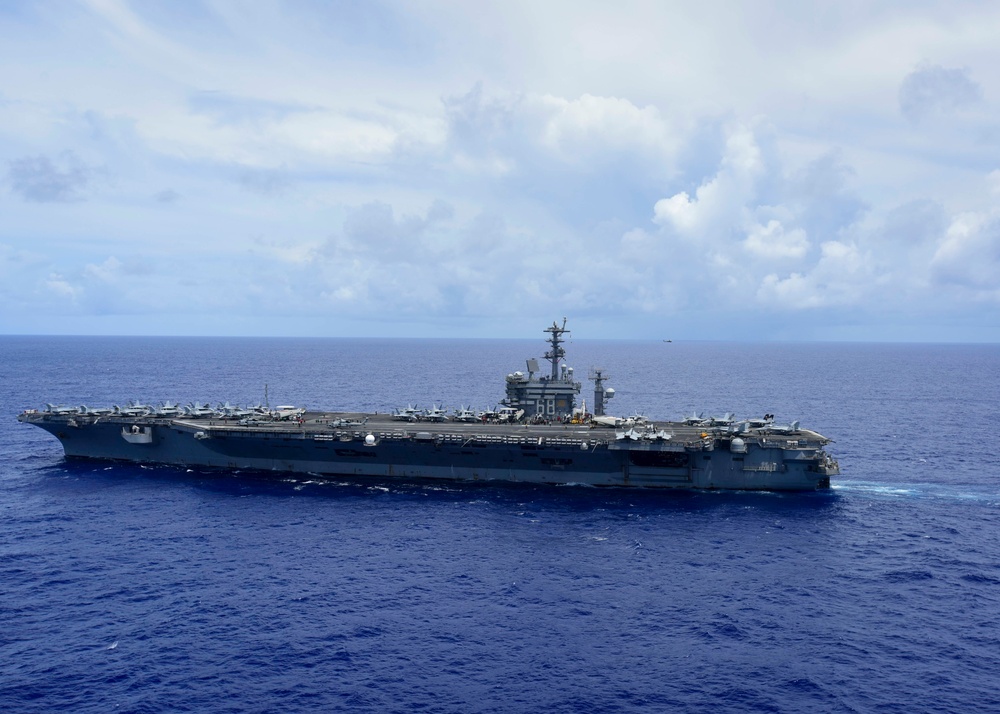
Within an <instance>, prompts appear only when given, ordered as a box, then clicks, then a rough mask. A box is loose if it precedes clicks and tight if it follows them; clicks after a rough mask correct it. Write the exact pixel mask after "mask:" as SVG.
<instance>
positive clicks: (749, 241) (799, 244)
mask: <svg viewBox="0 0 1000 714" xmlns="http://www.w3.org/2000/svg"><path fill="white" fill-rule="evenodd" d="M743 246H744V247H745V248H746V249H747V251H749V252H750V253H753V254H755V255H757V256H759V257H762V258H776V259H780V258H802V257H803V256H805V254H806V251H807V250H808V249H809V241H808V239H807V238H806V233H805V231H803V230H802V229H801V228H794V229H792V230H790V231H786V230H785V227H784V226H782V225H781V223H780V222H779V221H776V220H770V221H768V222H767V225H766V226H764V225H761V224H759V223H758V224H755V225H753V226H751V228H750V231H749V232H748V233H747V237H746V240H744V241H743Z"/></svg>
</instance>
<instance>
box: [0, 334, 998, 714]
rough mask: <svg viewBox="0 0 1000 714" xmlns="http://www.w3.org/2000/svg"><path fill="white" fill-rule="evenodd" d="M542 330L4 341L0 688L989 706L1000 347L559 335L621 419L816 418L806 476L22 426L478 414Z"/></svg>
mask: <svg viewBox="0 0 1000 714" xmlns="http://www.w3.org/2000/svg"><path fill="white" fill-rule="evenodd" d="M541 338H542V336H541V335H540V337H539V339H538V340H470V341H458V340H388V339H387V340H375V339H356V340H348V339H249V338H247V339H236V338H231V339H221V338H220V339H212V338H123V337H113V338H112V337H109V338H93V337H10V336H8V337H0V411H2V414H0V416H2V418H0V709H2V710H3V711H9V712H19V713H20V712H60V711H66V712H109V711H116V712H240V713H244V712H277V711H280V712H302V711H309V712H315V711H322V712H336V711H344V712H418V711H419V712H535V711H545V712H640V711H641V712H664V711H678V712H718V711H726V712H802V711H809V712H907V713H912V712H963V713H966V712H973V711H975V712H1000V676H998V674H997V673H998V672H1000V487H998V484H1000V456H998V453H1000V449H998V443H1000V437H998V436H997V428H996V427H997V424H998V411H1000V410H998V400H1000V346H997V345H917V344H905V345H897V344H840V343H830V344H734V343H697V342H691V343H688V342H675V343H663V342H660V341H657V342H641V341H636V342H625V341H614V342H612V341H607V342H605V341H586V340H573V341H571V342H570V343H568V344H567V345H566V348H567V352H568V361H569V364H571V365H573V366H574V367H575V368H576V375H577V377H578V378H580V379H581V380H582V381H584V382H585V386H584V390H583V394H584V396H586V394H587V392H588V387H589V384H588V383H586V375H587V372H588V370H589V369H590V368H591V367H594V366H599V367H602V368H603V369H604V370H605V371H606V372H607V373H608V374H609V375H610V377H611V379H610V380H609V385H610V386H612V387H614V388H615V390H616V391H617V394H616V396H615V398H614V400H613V401H611V402H610V403H609V405H608V411H609V412H611V413H615V414H626V415H627V414H631V413H635V412H641V413H644V414H647V415H649V416H650V417H656V418H678V417H680V416H682V415H684V414H690V413H691V411H692V410H698V411H704V412H706V413H709V414H722V413H724V412H727V411H732V412H736V413H737V415H738V416H741V417H743V416H760V415H763V414H764V413H765V412H769V413H774V414H776V415H777V420H778V421H779V422H788V421H791V420H793V419H800V420H801V421H802V424H803V426H806V427H809V428H813V429H815V430H817V431H819V432H820V433H822V434H824V435H826V436H828V437H830V438H832V439H833V440H834V443H832V444H831V445H830V446H829V447H828V450H829V451H830V452H831V453H832V454H833V455H834V456H835V457H836V458H838V459H839V461H840V464H841V470H842V474H841V476H839V477H836V478H834V480H833V488H832V489H830V490H829V491H825V492H815V493H794V494H787V493H785V494H779V493H749V492H747V493H711V492H685V491H681V492H660V491H655V492H654V491H638V490H627V489H610V490H603V489H594V488H582V487H573V486H569V487H543V486H530V485H518V484H500V483H495V484H494V483H485V484H484V483H474V484H462V483H429V482H395V481H384V480H363V479H358V480H352V479H338V480H333V481H329V482H321V481H318V480H316V479H314V478H311V477H309V476H303V477H298V478H289V477H287V476H280V477H266V476H264V475H261V474H255V473H227V472H217V471H208V470H196V469H195V470H188V469H177V468H168V467H155V468H149V467H138V466H134V465H127V464H111V463H98V462H67V461H65V460H64V459H63V457H62V450H61V447H60V445H59V443H58V442H57V441H56V440H55V439H54V438H52V437H51V436H50V435H49V434H47V433H45V432H44V431H42V430H40V429H37V428H34V427H31V426H29V425H22V424H19V423H17V422H16V420H15V416H16V414H17V413H18V412H19V411H21V410H22V409H24V408H41V407H42V406H43V404H44V403H45V402H53V403H59V404H65V405H73V406H76V405H79V404H87V405H89V406H110V405H111V404H113V403H119V404H121V403H124V402H125V401H127V400H129V399H139V400H142V401H143V402H145V403H150V402H159V401H162V400H167V399H169V400H172V401H180V402H182V403H187V402H190V401H196V400H197V401H201V402H211V403H213V404H214V403H216V402H221V401H226V400H228V401H230V402H232V403H234V404H235V403H243V404H247V403H253V404H255V403H257V402H260V401H263V399H264V392H265V385H267V392H268V399H269V401H270V403H271V404H272V405H273V404H279V403H282V404H296V405H299V406H307V407H312V408H328V409H345V410H347V409H350V410H372V411H374V410H378V411H387V410H390V409H393V408H396V407H400V406H406V405H408V404H415V405H417V406H421V407H428V406H431V404H435V403H436V404H443V405H444V406H447V407H449V408H457V407H459V406H460V405H471V406H472V407H474V408H484V407H487V406H493V405H495V404H496V402H497V401H498V400H499V399H500V398H501V397H502V395H503V378H504V376H505V375H506V374H507V373H508V372H512V371H514V370H517V369H522V370H523V369H524V360H525V358H527V357H531V356H535V357H541V353H542V352H543V351H544V348H545V345H544V343H543V341H542V339H541ZM588 402H589V400H588Z"/></svg>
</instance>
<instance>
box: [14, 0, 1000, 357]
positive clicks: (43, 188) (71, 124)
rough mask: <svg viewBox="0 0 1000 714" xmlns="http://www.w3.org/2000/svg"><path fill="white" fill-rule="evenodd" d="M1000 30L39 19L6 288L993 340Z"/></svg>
mask: <svg viewBox="0 0 1000 714" xmlns="http://www.w3.org/2000/svg"><path fill="white" fill-rule="evenodd" d="M998 18H1000V8H994V7H992V6H981V5H980V6H976V5H963V6H960V7H949V8H947V9H946V8H943V7H942V8H937V7H931V6H927V5H926V4H924V5H919V4H918V5H907V6H905V7H903V6H898V5H897V6H885V5H866V6H864V7H860V6H857V5H851V6H844V7H839V6H838V7H837V8H832V9H829V8H828V10H827V11H826V12H825V13H824V22H822V23H816V22H815V21H814V13H813V12H812V11H809V10H803V9H802V8H801V5H799V4H795V3H791V2H783V1H781V0H778V1H776V2H774V3H769V4H765V5H763V6H755V7H753V8H749V7H748V8H743V7H740V6H733V7H730V6H727V7H726V12H719V6H718V5H716V4H713V3H708V4H702V5H692V4H690V3H669V2H668V3H666V4H652V5H651V4H648V3H632V2H624V3H621V4H619V5H616V6H615V8H614V9H610V8H609V7H607V6H604V5H601V4H599V3H588V2H583V3H568V2H567V3H563V2H559V0H556V1H555V2H552V3H544V4H542V5H539V4H538V3H528V2H519V1H518V0H514V1H513V2H510V3H505V4H504V5H503V6H502V7H501V6H488V5H487V6H483V5H477V6H475V7H472V6H464V5H455V4H451V3H437V2H429V3H422V4H419V5H398V4H388V5H385V4H377V3H376V4H367V5H363V6H357V7H354V6H344V5H336V4H335V5H326V4H322V3H320V4H306V5H303V6H301V7H298V8H296V10H295V11H294V12H293V11H290V10H289V9H288V7H287V6H285V5H282V4H280V3H278V4H273V3H258V4H254V5H246V4H231V3H228V2H226V1H225V0H224V1H223V2H210V3H208V2H206V3H198V2H195V3H189V4H186V5H184V6H183V7H181V6H176V7H175V6H173V5H149V4H143V3H135V2H125V1H124V0H90V1H88V2H84V3H81V4H79V5H71V6H66V7H65V8H63V9H62V10H61V11H60V12H52V11H51V10H47V9H45V8H44V6H34V5H28V6H26V7H25V10H24V12H21V13H18V14H17V15H16V16H15V17H13V18H10V19H9V20H8V19H5V23H6V24H3V25H2V26H0V42H2V43H3V46H4V47H5V49H7V52H6V53H4V55H3V57H0V72H2V73H3V76H4V90H3V96H2V97H0V159H2V163H0V172H2V178H3V185H4V189H5V191H4V192H3V194H2V195H0V202H2V209H3V213H4V221H3V225H0V244H5V245H7V246H10V247H11V249H10V250H8V251H7V252H6V253H5V254H2V257H3V262H2V265H0V269H2V270H3V275H4V278H5V280H4V282H5V283H6V284H5V286H4V290H5V291H6V292H5V295H12V294H16V295H19V296H24V297H23V298H21V301H20V302H19V303H18V304H17V306H16V308H15V307H12V305H13V303H10V302H8V305H7V306H6V307H0V317H4V318H5V319H6V320H7V321H8V323H10V324H13V323H12V322H10V320H11V318H12V317H17V315H20V314H22V313H23V314H26V315H30V314H33V313H32V311H33V310H34V312H35V313H37V314H38V315H54V314H57V312H58V311H59V310H62V309H66V310H70V311H71V312H72V314H74V315H98V314H99V315H107V316H111V317H109V318H108V319H109V322H108V324H111V322H110V320H112V319H113V316H114V315H116V314H119V313H122V314H124V313H126V312H128V311H130V310H131V311H149V312H156V311H165V310H172V311H175V312H178V313H182V314H188V315H190V320H191V324H192V325H197V324H202V325H207V324H216V325H217V324H220V323H223V322H225V321H226V320H227V317H228V316H229V315H232V314H234V313H241V314H248V315H253V316H255V318H256V317H257V316H260V320H261V322H260V323H259V324H261V325H262V328H261V329H263V330H268V329H284V328H283V316H287V315H289V314H305V315H310V314H315V315H317V316H320V315H322V316H323V319H322V320H319V319H317V321H316V322H315V323H314V324H316V325H317V326H318V327H317V328H316V329H322V330H330V331H334V332H335V331H336V330H337V329H338V328H337V325H338V324H340V323H338V322H337V321H336V319H332V318H329V317H328V316H329V315H330V314H331V312H332V313H333V314H337V311H336V310H332V311H331V310H330V308H331V307H345V306H346V307H349V308H350V312H351V313H352V314H355V315H365V316H367V317H368V318H379V319H381V318H388V319H392V316H394V315H406V316H407V317H406V328H407V329H412V330H414V331H416V330H418V329H419V328H418V327H417V326H416V325H417V321H418V319H419V318H420V317H421V316H434V317H435V319H439V320H441V321H442V322H446V321H449V320H454V319H461V318H462V317H463V316H469V315H476V316H477V318H481V319H482V320H483V321H484V322H488V321H489V320H490V319H493V318H496V317H497V316H506V315H524V316H526V315H529V314H533V313H534V312H548V311H555V313H556V314H566V313H567V312H573V311H575V312H578V313H584V314H590V315H601V316H604V317H603V318H602V319H604V320H605V325H606V326H607V330H608V332H609V334H610V333H612V332H615V333H616V334H626V333H628V334H632V335H633V336H639V335H642V334H644V329H646V328H645V327H644V326H643V324H642V319H646V320H647V323H648V320H650V319H652V318H656V319H662V320H674V319H677V320H683V319H687V316H690V315H695V314H696V315H698V316H699V319H698V320H694V319H693V318H692V319H691V322H690V324H691V325H692V326H693V327H691V329H692V330H695V331H699V334H701V335H710V336H721V337H725V336H727V335H726V332H725V331H726V330H727V329H738V328H739V325H740V322H739V321H738V320H736V318H733V317H732V316H733V315H734V314H737V313H738V312H739V311H740V310H753V311H757V312H759V313H760V314H762V315H764V314H777V313H778V312H789V311H803V310H805V311H810V310H812V311H815V310H828V311H833V312H834V313H836V311H838V310H842V311H843V312H842V314H844V315H851V316H852V317H851V318H850V319H859V320H861V321H862V322H865V323H866V324H869V325H870V326H871V327H870V328H869V329H870V333H869V334H871V335H873V336H876V337H877V336H878V335H879V334H880V333H879V330H878V327H877V326H878V324H879V321H880V320H882V319H883V315H884V314H885V312H886V311H891V310H897V311H907V314H908V315H913V314H919V312H920V308H921V306H931V307H933V308H934V310H935V311H936V312H937V313H938V314H942V313H947V314H955V315H964V314H966V313H968V314H971V315H972V317H970V318H969V319H968V320H966V321H965V322H966V323H968V324H975V323H976V321H977V320H979V321H980V322H982V321H983V320H986V321H987V322H988V320H989V319H991V318H989V317H988V316H987V313H986V312H985V311H984V308H983V307H982V305H983V304H985V303H989V302H990V301H991V300H992V299H993V297H991V296H993V295H995V294H996V293H997V291H998V285H997V283H996V280H995V279H994V277H993V276H994V275H996V274H998V273H1000V265H998V262H997V259H996V257H995V256H996V250H997V235H998V230H997V228H996V226H997V224H998V219H997V216H996V213H995V210H994V208H993V204H994V203H995V198H996V194H997V192H998V191H1000V188H998V186H1000V179H998V178H997V175H998V169H997V165H996V162H995V161H994V160H993V159H991V158H990V157H992V156H995V155H996V151H997V150H998V149H1000V123H998V122H997V120H996V119H995V117H996V116H1000V113H998V112H997V106H996V101H997V97H998V96H1000V94H998V93H1000V61H998V60H1000V51H998V50H997V49H996V46H995V45H996V43H995V34H996V33H995V31H992V30H993V29H995V27H996V26H997V22H998ZM97 167H100V168H97ZM29 248H30V251H31V252H32V258H31V259H30V260H28V259H24V258H22V257H20V256H23V255H25V254H26V251H28V249H29ZM178 285H180V286H182V287H183V290H182V294H183V297H176V296H175V293H176V291H175V288H176V286H178ZM150 295H155V296H157V297H156V299H150V297H149V296H150ZM317 296H318V297H317ZM994 307H995V305H994ZM734 308H739V310H734ZM185 311H187V312H186V313H185ZM15 313H17V315H15ZM831 314H832V313H831ZM634 315H639V316H640V317H633V316H634ZM18 319H21V318H18ZM24 319H25V320H27V319H28V318H24ZM41 322H44V320H43V319H41V318H39V324H41ZM764 322H767V321H764ZM774 322H775V323H776V324H777V323H778V322H780V321H774ZM19 324H24V323H23V322H22V323H19ZM123 324H124V323H123ZM370 324H378V321H377V320H375V319H371V320H370ZM989 324H993V323H989ZM276 326H277V327H276ZM39 329H43V328H39ZM109 329H111V331H113V327H112V328H109ZM206 329H207V328H206ZM372 329H374V328H372ZM927 329H928V330H931V329H933V328H931V327H928V328H927ZM713 330H715V331H716V332H715V333H713V332H712V331H713ZM998 338H1000V336H998ZM928 339H933V335H932V334H929V335H928Z"/></svg>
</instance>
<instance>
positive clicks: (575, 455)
mask: <svg viewBox="0 0 1000 714" xmlns="http://www.w3.org/2000/svg"><path fill="white" fill-rule="evenodd" d="M364 416H365V415H356V414H351V415H343V414H331V413H310V414H307V415H305V418H304V420H303V421H302V422H301V423H299V422H298V421H296V422H278V421H276V422H272V423H265V424H254V425H244V424H239V423H235V422H230V421H224V420H215V421H211V420H196V419H167V418H151V417H148V416H146V417H136V418H130V417H120V416H114V417H106V416H105V417H89V416H78V415H69V414H56V413H49V412H31V411H29V412H25V413H23V414H21V415H19V416H18V419H19V420H20V421H22V422H26V423H30V424H34V425H35V426H38V427H40V428H42V429H45V430H46V431H48V432H50V433H52V434H53V435H55V436H56V438H58V439H59V441H60V442H61V443H62V445H63V449H64V450H65V453H66V456H67V457H68V458H87V459H109V460H120V461H128V462H132V463H146V464H170V465H175V466H198V467H211V468H219V469H253V470H260V471H276V472H291V473H308V474H314V475H319V476H328V477H334V476H353V477H362V478H364V477H378V478H382V479H387V478H388V479H391V478H399V479H447V480H501V481H514V482H528V483H540V484H586V485H592V486H622V487H645V488H685V489H740V490H744V489H750V490H814V489H817V488H826V487H828V486H829V483H830V476H831V475H834V474H836V473H838V467H837V464H836V462H835V461H833V460H832V459H831V458H830V457H829V456H828V455H827V454H826V453H825V452H824V450H823V448H822V447H823V446H824V445H825V444H826V443H828V440H827V439H825V438H824V437H822V436H820V435H819V434H817V433H816V432H812V431H809V430H797V431H796V432H794V433H787V434H774V433H768V432H767V431H766V430H758V431H756V432H748V433H744V434H741V435H740V436H739V437H738V438H737V437H733V436H732V435H729V434H725V433H710V431H705V430H703V429H702V428H701V427H692V426H687V425H685V424H682V423H676V422H662V423H656V424H655V425H653V428H651V429H649V430H648V433H649V434H650V435H653V434H659V435H660V436H659V438H655V437H652V436H651V438H648V439H647V438H639V437H637V436H635V435H634V434H633V435H631V436H623V434H622V433H621V432H616V431H614V430H613V429H603V428H588V427H584V426H575V425H539V426H523V425H500V424H472V425H468V424H457V423H442V424H405V425H404V424H400V423H399V422H394V421H392V420H391V419H390V418H388V417H384V416H375V415H368V416H367V418H368V421H367V423H366V424H365V425H363V426H355V427H354V428H347V429H340V428H333V427H332V426H331V424H335V423H338V421H339V420H341V419H344V418H347V417H349V418H351V419H352V420H353V419H358V418H359V417H364ZM666 434H669V438H667V437H665V436H664V435H666Z"/></svg>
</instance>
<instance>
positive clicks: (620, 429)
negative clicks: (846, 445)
mask: <svg viewBox="0 0 1000 714" xmlns="http://www.w3.org/2000/svg"><path fill="white" fill-rule="evenodd" d="M545 332H546V333H548V337H547V342H548V344H549V349H548V351H547V352H546V353H545V355H544V358H545V359H546V360H547V361H548V362H549V370H548V373H544V372H543V370H541V369H540V368H539V364H538V361H537V360H536V359H529V360H527V362H526V367H527V372H526V373H525V372H520V371H517V372H513V373H511V374H508V375H507V377H506V396H505V398H504V399H503V400H502V402H501V403H500V406H499V407H498V408H497V409H496V410H489V411H485V412H474V411H472V410H470V409H467V408H462V409H459V410H456V411H455V412H453V413H451V414H448V413H447V412H446V411H445V410H443V409H440V408H437V407H435V408H433V409H430V410H426V411H421V410H417V409H415V408H413V407H410V408H407V409H400V410H398V411H397V412H395V413H393V414H367V413H355V412H326V411H306V410H304V409H298V408H296V407H294V406H282V407H277V408H275V409H267V408H253V409H242V408H239V407H233V406H231V405H229V404H228V403H226V404H224V405H219V406H218V407H216V408H212V407H209V406H207V405H201V404H197V403H194V404H190V405H188V406H187V407H184V408H181V407H180V406H179V405H176V404H171V403H165V404H162V405H160V406H159V407H151V406H145V405H141V404H130V405H126V406H125V407H111V408H108V409H89V408H86V407H79V408H67V407H57V406H54V405H51V404H50V405H47V406H46V408H45V409H40V410H34V409H29V410H26V411H24V412H22V413H21V414H19V415H18V417H17V418H18V421H21V422H24V423H28V424H34V425H35V426H38V427H40V428H42V429H45V430H46V431H48V432H50V433H52V434H53V435H54V436H55V437H56V438H57V439H59V441H60V443H61V444H62V446H63V449H64V452H65V454H66V457H67V458H70V459H106V460H117V461H127V462H133V463H142V464H167V465H173V466H184V467H207V468H216V469H231V470H236V469H240V470H246V469H250V470H259V471H275V472H290V473H308V474H312V475H316V476H324V477H343V476H348V477H358V478H378V479H448V480H472V481H478V480H502V481H515V482H529V483H542V484H580V485H590V486H611V487H645V488H687V489H739V490H814V489H822V488H828V487H829V485H830V477H831V476H834V475H836V474H838V473H839V465H838V464H837V462H836V461H835V460H834V459H833V458H831V456H830V455H829V454H828V453H827V452H826V450H825V448H824V447H825V446H826V445H827V444H828V443H829V442H830V440H829V439H827V438H826V437H824V436H822V435H820V434H818V433H817V432H815V431H811V430H809V429H805V428H802V427H801V426H800V425H799V423H798V422H791V423H790V424H785V425H779V424H776V423H775V422H774V419H773V417H772V416H771V415H765V416H764V417H762V418H754V419H742V420H737V419H735V418H734V417H733V416H732V415H725V416H724V417H715V418H704V417H700V416H696V415H692V416H691V417H689V418H686V419H683V420H681V421H654V420H649V419H646V418H645V417H640V416H635V417H629V418H618V417H612V416H608V415H605V414H604V410H605V403H606V402H607V400H609V399H611V398H612V397H613V396H614V390H613V389H611V388H607V387H605V384H604V383H605V380H607V379H608V376H607V374H606V373H605V372H604V370H603V369H600V368H594V369H593V370H591V372H590V378H591V379H592V380H593V381H594V395H593V401H592V402H591V404H592V412H591V413H588V412H587V411H586V409H584V408H582V407H578V406H577V403H576V397H577V395H578V394H580V392H581V389H582V385H581V384H580V383H579V382H577V381H575V376H574V372H573V369H572V368H570V367H568V366H567V365H566V363H565V361H564V357H565V354H566V353H565V350H564V349H563V347H562V345H563V344H564V342H565V340H564V335H565V334H567V333H568V330H567V329H566V321H565V319H564V320H563V322H562V324H561V325H560V324H558V323H555V322H554V323H553V324H552V326H551V327H548V328H546V329H545Z"/></svg>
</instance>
